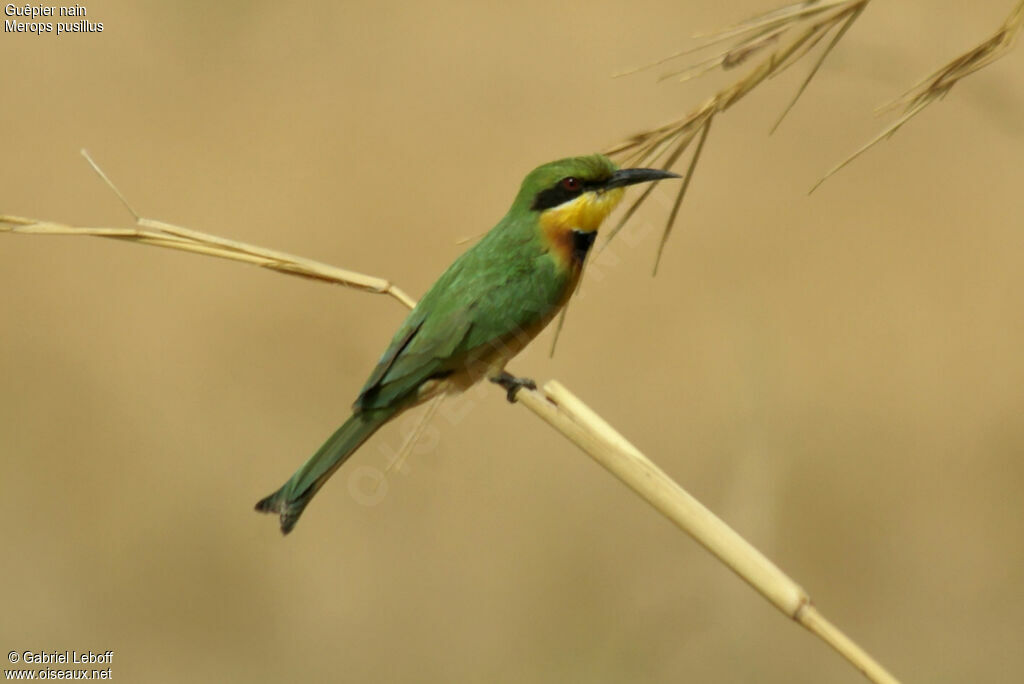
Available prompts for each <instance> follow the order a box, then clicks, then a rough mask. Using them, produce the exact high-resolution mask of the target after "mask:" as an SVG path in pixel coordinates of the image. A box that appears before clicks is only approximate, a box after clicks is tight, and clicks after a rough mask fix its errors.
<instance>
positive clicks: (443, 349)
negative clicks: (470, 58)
mask: <svg viewBox="0 0 1024 684" xmlns="http://www.w3.org/2000/svg"><path fill="white" fill-rule="evenodd" d="M678 177H679V176H677V175H676V174H674V173H669V172H667V171H660V170H656V169H619V168H618V166H616V164H615V163H614V162H612V161H611V160H610V159H608V158H607V157H605V156H603V155H599V154H596V155H591V156H586V157H570V158H568V159H560V160H558V161H554V162H550V163H548V164H544V165H543V166H539V167H537V168H536V169H534V170H533V171H531V172H530V173H529V174H528V175H527V176H526V178H525V180H523V184H522V187H520V189H519V194H517V195H516V198H515V201H514V202H512V207H511V208H510V209H509V210H508V213H507V214H505V217H504V218H502V219H501V220H500V221H498V224H497V225H496V226H494V228H492V229H491V230H490V232H488V233H487V235H485V236H484V237H483V238H482V239H480V241H479V242H477V243H476V244H475V245H474V246H473V247H471V248H470V249H469V250H467V251H466V252H465V253H464V254H462V256H460V257H459V258H458V259H456V260H455V261H454V262H453V263H452V265H451V266H449V267H448V270H447V271H445V272H444V273H443V274H442V275H441V277H440V278H438V279H437V282H435V283H434V285H433V286H432V287H431V288H430V290H429V291H428V292H427V294H426V295H424V297H423V298H422V299H421V300H420V301H419V303H418V304H417V305H416V307H415V308H414V309H413V310H412V311H411V312H409V315H408V316H406V318H405V320H404V321H403V322H402V325H401V326H400V327H399V328H398V332H396V333H395V336H394V337H393V338H392V340H391V344H390V345H389V346H388V348H387V350H386V351H385V352H384V355H383V356H381V357H380V361H378V362H377V367H376V368H374V369H373V372H372V373H370V377H369V379H368V380H367V381H366V384H365V385H364V386H363V389H362V391H361V392H360V393H359V396H358V398H357V399H356V401H355V404H353V406H352V417H351V418H349V419H348V420H347V421H345V423H344V425H342V426H341V427H340V428H338V430H337V431H336V432H335V433H334V434H333V435H331V437H330V438H329V439H328V440H327V441H326V442H324V445H323V446H322V447H320V449H319V450H318V451H317V452H316V453H315V454H313V456H312V458H310V459H309V460H308V461H306V463H305V464H303V465H302V467H300V468H299V469H298V470H297V471H295V474H294V475H292V477H291V479H290V480H288V481H287V482H286V483H285V484H284V486H283V487H281V488H280V489H279V490H277V491H276V492H274V493H273V494H271V495H270V496H268V497H266V498H264V499H262V500H260V502H259V503H257V504H256V510H257V511H262V512H264V513H278V514H279V515H280V517H281V531H282V532H283V533H284V534H287V533H288V532H290V531H291V530H292V528H293V527H295V523H296V522H298V519H299V516H300V515H302V511H303V510H304V509H305V508H306V506H307V505H308V504H309V501H310V499H312V498H313V495H314V494H316V493H317V492H318V491H319V490H320V488H321V487H322V486H323V485H324V483H325V482H326V481H327V480H328V478H330V477H331V475H333V474H334V471H336V470H337V469H338V468H339V467H340V466H341V464H343V463H344V462H345V461H346V460H347V459H348V457H349V456H351V455H352V453H353V452H355V450H356V449H358V448H359V446H360V445H361V444H362V443H363V442H365V441H366V440H367V439H368V438H369V437H370V435H372V434H373V433H374V432H376V430H377V429H378V428H379V427H380V426H382V425H383V424H384V423H386V422H388V421H389V420H391V419H392V418H394V417H396V416H397V415H399V414H400V413H402V412H403V411H405V410H406V409H408V408H411V407H413V406H416V405H417V404H421V403H423V402H424V401H427V400H428V399H430V398H432V397H434V396H437V395H438V394H440V393H442V392H458V391H462V390H464V389H466V388H467V387H469V386H470V385H472V384H473V383H475V382H478V381H479V380H481V379H483V378H487V379H488V380H490V381H491V382H494V383H497V384H499V385H501V386H502V387H503V388H505V389H506V390H507V393H508V395H507V396H508V400H509V401H515V396H516V392H517V391H518V390H519V389H520V388H522V387H528V388H530V389H535V388H536V385H535V384H534V383H533V381H531V380H528V379H525V378H517V377H514V376H512V375H510V374H509V373H507V372H506V371H505V364H506V363H508V361H509V359H511V358H512V357H513V356H515V355H516V354H517V353H519V351H520V350H522V349H523V347H525V346H526V344H527V343H528V342H530V340H532V339H533V338H534V337H536V336H537V335H538V334H539V333H540V331H541V330H543V329H544V326H546V325H547V324H548V323H549V322H550V321H551V319H552V318H554V316H555V314H557V313H558V311H559V310H560V309H561V308H562V307H563V306H565V304H566V302H567V301H568V300H569V297H570V296H571V295H572V293H573V292H574V291H575V289H576V285H577V283H578V282H579V278H580V274H581V272H582V270H583V263H584V261H585V259H586V257H587V253H588V252H589V250H590V247H591V246H592V245H593V244H594V239H595V238H596V237H597V230H598V228H600V226H601V222H602V221H604V219H605V217H606V216H608V214H610V213H611V212H612V210H613V209H614V208H615V206H616V205H617V204H618V203H619V202H620V201H621V200H622V196H623V193H624V188H625V187H626V186H627V185H633V184H636V183H644V182H648V181H656V180H660V179H663V178H678Z"/></svg>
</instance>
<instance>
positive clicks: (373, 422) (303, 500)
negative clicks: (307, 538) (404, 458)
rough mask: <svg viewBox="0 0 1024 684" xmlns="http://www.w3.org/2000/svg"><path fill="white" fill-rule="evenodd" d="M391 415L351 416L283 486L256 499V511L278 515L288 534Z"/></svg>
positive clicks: (390, 412) (389, 412) (391, 411)
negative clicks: (338, 470)
mask: <svg viewBox="0 0 1024 684" xmlns="http://www.w3.org/2000/svg"><path fill="white" fill-rule="evenodd" d="M395 413H396V411H395V410H394V409H377V410H372V411H362V412H361V413H356V414H354V415H353V416H352V417H351V418H349V419H348V420H346V421H345V423H344V425H342V426H341V427H340V428H338V429H337V431H336V432H335V433H334V434H333V435H331V437H330V439H328V440H327V441H326V442H324V445H323V446H322V447H320V449H319V450H318V451H317V452H316V453H315V454H313V456H312V457H311V458H310V459H309V460H308V461H306V462H305V463H304V464H303V465H302V467H301V468H299V469H298V470H296V471H295V474H294V475H292V477H291V479H290V480H288V481H287V482H285V483H284V486H283V487H281V488H280V489H278V490H277V491H276V492H274V493H273V494H271V495H270V496H268V497H266V498H263V499H260V501H259V503H257V504H256V510H257V511H260V512H262V513H279V514H280V515H281V532H282V533H283V534H288V533H289V532H291V531H292V528H293V527H295V523H297V522H298V521H299V516H300V515H302V511H303V510H305V508H306V505H307V504H308V503H309V501H310V499H312V498H313V495H314V494H316V493H317V491H318V490H319V489H320V488H321V487H322V486H323V485H324V483H325V482H327V480H328V479H329V478H330V477H331V475H333V474H334V471H335V470H337V469H338V468H339V467H341V464H342V463H344V462H345V461H346V460H348V457H349V456H351V455H352V454H353V453H354V452H355V450H356V449H358V448H359V446H360V445H361V444H362V443H363V442H365V441H366V440H367V439H368V438H369V437H370V435H372V434H373V433H374V432H376V431H377V428H379V427H380V426H381V425H383V424H384V423H386V422H387V421H388V420H390V419H391V417H392V416H394V415H395Z"/></svg>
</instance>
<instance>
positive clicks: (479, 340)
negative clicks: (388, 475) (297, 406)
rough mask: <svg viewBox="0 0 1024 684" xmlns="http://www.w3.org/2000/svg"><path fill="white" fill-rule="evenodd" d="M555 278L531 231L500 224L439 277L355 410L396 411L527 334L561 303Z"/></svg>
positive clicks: (562, 281)
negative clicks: (505, 341) (499, 344)
mask: <svg viewBox="0 0 1024 684" xmlns="http://www.w3.org/2000/svg"><path fill="white" fill-rule="evenodd" d="M567 283H568V275H567V274H564V273H560V272H559V269H558V267H557V265H556V263H555V261H554V260H553V259H552V258H551V257H550V256H549V255H548V254H547V252H546V250H544V249H543V246H542V245H541V243H540V241H539V240H538V239H537V238H536V235H535V232H534V230H533V229H532V227H531V226H517V225H514V224H509V222H507V221H502V223H499V224H498V226H496V227H495V228H494V229H493V230H492V231H491V232H490V233H488V234H487V235H486V236H485V237H484V238H483V239H482V240H481V241H480V242H479V243H477V244H476V245H474V246H473V248H472V249H470V250H469V251H467V252H466V253H465V254H463V255H462V256H461V257H459V258H458V259H457V260H456V261H455V262H454V263H453V264H452V265H451V266H450V267H449V268H448V270H447V271H445V272H444V274H443V275H442V276H441V277H440V278H438V280H437V282H435V283H434V285H433V287H431V288H430V291H428V292H427V294H426V295H424V297H423V299H422V300H420V302H419V304H417V305H416V308H414V309H413V310H412V311H411V312H410V313H409V315H408V317H406V319H405V321H404V322H403V323H402V325H401V327H400V328H399V329H398V332H396V333H395V336H394V337H393V338H392V340H391V344H390V345H389V346H388V348H387V350H386V351H385V352H384V354H383V356H381V358H380V361H379V362H378V363H377V367H376V368H374V370H373V372H372V373H371V374H370V377H369V378H368V379H367V381H366V384H365V385H364V386H363V389H362V392H361V393H360V395H359V398H358V399H357V400H356V403H355V406H354V408H355V410H357V411H359V410H365V409H375V408H383V407H388V406H393V405H395V404H397V403H399V402H402V401H404V400H409V399H412V398H413V397H415V394H416V390H417V388H418V387H419V386H420V385H421V384H423V383H424V382H425V381H427V380H430V379H432V378H440V377H444V376H446V375H448V374H450V373H452V372H454V371H455V370H457V369H459V368H460V367H461V366H462V365H463V364H465V363H466V362H467V360H468V359H471V358H472V357H473V354H474V353H478V352H479V351H480V350H481V349H483V348H486V347H488V346H489V345H490V344H492V343H493V342H494V341H495V340H498V339H500V338H502V337H504V336H506V335H509V334H512V333H515V331H517V330H521V329H523V328H528V327H529V326H530V325H531V324H532V323H535V322H536V321H538V320H539V319H540V318H542V317H544V316H546V315H549V314H550V313H551V312H552V310H553V309H554V308H555V307H557V306H558V303H559V302H560V301H561V297H562V294H563V292H564V288H565V287H566V285H567Z"/></svg>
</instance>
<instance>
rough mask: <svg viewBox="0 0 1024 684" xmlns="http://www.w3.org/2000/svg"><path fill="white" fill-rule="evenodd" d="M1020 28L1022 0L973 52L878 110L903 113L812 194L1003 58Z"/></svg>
mask: <svg viewBox="0 0 1024 684" xmlns="http://www.w3.org/2000/svg"><path fill="white" fill-rule="evenodd" d="M1021 27H1024V0H1019V2H1018V3H1017V5H1016V6H1015V7H1014V8H1013V10H1012V11H1011V12H1010V15H1009V16H1008V17H1007V18H1006V21H1004V22H1003V25H1002V26H1000V27H999V30H998V31H996V32H995V34H993V35H992V37H990V38H989V39H988V40H985V41H984V42H982V43H981V44H979V45H978V46H977V47H975V48H974V49H972V50H968V51H967V52H966V53H964V54H962V55H960V56H959V57H957V58H956V59H954V60H953V61H951V62H950V63H949V64H947V65H945V66H944V67H942V68H941V69H939V70H938V71H936V72H935V73H933V74H931V75H929V76H928V77H927V78H924V79H922V80H921V81H919V82H918V83H917V84H915V85H914V86H913V87H912V88H910V90H908V91H907V92H905V93H904V94H903V95H901V96H900V97H898V98H897V99H895V100H893V101H892V102H890V103H888V104H886V105H883V106H882V107H879V108H878V110H877V111H878V112H887V111H891V110H894V109H900V108H902V109H903V112H902V113H901V114H900V116H899V117H898V118H897V119H896V120H895V121H893V122H892V123H891V124H889V125H888V126H887V127H886V128H885V130H883V131H882V132H881V133H879V134H878V135H876V136H875V137H874V138H872V139H871V140H869V141H868V142H867V143H865V144H864V145H862V146H861V147H860V148H859V149H858V150H857V151H856V152H854V153H853V154H851V155H850V156H849V157H847V158H846V159H844V160H843V161H841V162H840V163H838V164H836V165H835V166H834V167H832V168H831V169H829V171H828V173H826V174H825V175H824V176H822V178H821V180H819V181H818V182H817V183H815V184H814V187H812V188H811V192H814V190H815V189H817V188H818V186H819V185H821V184H822V183H824V182H825V181H826V180H828V179H829V178H830V177H831V176H833V175H834V174H835V173H836V172H838V171H839V170H840V169H842V168H844V167H845V166H846V165H847V164H849V163H850V162H852V161H853V160H854V159H856V158H857V157H859V156H860V155H862V154H864V153H865V152H867V151H868V150H869V149H871V148H872V147H874V146H875V145H877V144H878V143H880V142H881V141H883V140H885V139H886V138H888V137H890V136H891V135H893V134H894V133H895V132H896V131H898V130H899V129H900V128H902V127H903V125H904V124H906V123H907V122H908V121H910V120H911V119H913V118H914V117H915V116H917V115H918V114H920V113H921V112H922V111H923V110H924V109H925V108H926V107H927V106H928V105H930V104H932V103H934V102H937V101H938V100H941V99H942V98H943V97H945V96H946V94H947V93H948V92H949V91H950V90H951V89H952V88H953V86H954V85H956V83H957V82H958V81H960V80H961V79H962V78H965V77H966V76H970V75H971V74H973V73H974V72H975V71H978V70H979V69H983V68H985V67H987V66H988V65H989V64H991V63H992V62H994V61H996V60H997V59H999V58H1000V57H1003V56H1004V55H1005V54H1006V53H1007V52H1009V51H1010V50H1011V49H1012V48H1013V44H1014V42H1015V41H1016V40H1017V36H1018V35H1019V34H1020V31H1021Z"/></svg>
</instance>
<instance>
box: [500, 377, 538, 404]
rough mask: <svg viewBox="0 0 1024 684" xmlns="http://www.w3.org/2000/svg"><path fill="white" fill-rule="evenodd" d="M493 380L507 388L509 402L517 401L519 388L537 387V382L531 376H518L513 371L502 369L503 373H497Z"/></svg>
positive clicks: (530, 388)
mask: <svg viewBox="0 0 1024 684" xmlns="http://www.w3.org/2000/svg"><path fill="white" fill-rule="evenodd" d="M491 382H493V383H494V384H496V385H501V386H502V387H504V388H505V391H506V395H505V397H506V398H507V399H508V403H510V404H514V403H516V394H518V393H519V390H521V389H522V388H524V387H525V388H526V389H529V390H535V389H537V383H535V382H534V381H533V380H531V379H530V378H517V377H516V376H514V375H512V374H511V373H507V372H505V371H502V372H501V375H496V376H495V377H493V378H491Z"/></svg>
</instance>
